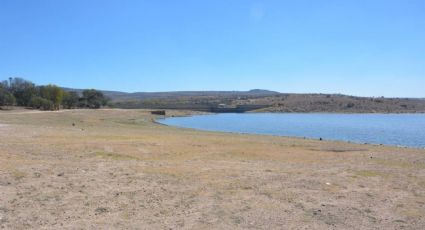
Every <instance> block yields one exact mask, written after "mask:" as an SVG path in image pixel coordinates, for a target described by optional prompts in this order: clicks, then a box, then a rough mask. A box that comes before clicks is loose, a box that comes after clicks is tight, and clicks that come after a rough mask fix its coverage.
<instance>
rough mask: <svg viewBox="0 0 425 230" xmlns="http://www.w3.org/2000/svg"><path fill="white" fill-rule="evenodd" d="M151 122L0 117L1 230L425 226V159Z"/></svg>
mask: <svg viewBox="0 0 425 230" xmlns="http://www.w3.org/2000/svg"><path fill="white" fill-rule="evenodd" d="M174 113H176V115H179V114H181V113H180V112H174ZM153 119H154V117H153V116H152V115H150V114H149V113H148V112H147V111H143V110H96V111H95V110H73V111H62V112H47V113H27V112H17V113H16V112H15V113H14V112H13V111H12V112H5V111H0V124H1V125H0V228H1V229H425V150H415V149H401V148H394V147H385V146H372V145H358V144H348V143H341V142H327V141H314V140H303V139H296V138H284V137H272V136H258V135H238V134H227V133H216V132H202V131H195V130H190V129H179V128H174V127H167V126H163V125H160V124H156V123H154V122H153Z"/></svg>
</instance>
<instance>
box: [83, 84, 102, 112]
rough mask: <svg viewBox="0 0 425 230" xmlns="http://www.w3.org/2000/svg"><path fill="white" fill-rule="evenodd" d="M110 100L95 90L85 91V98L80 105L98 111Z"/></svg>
mask: <svg viewBox="0 0 425 230" xmlns="http://www.w3.org/2000/svg"><path fill="white" fill-rule="evenodd" d="M107 102H108V100H107V99H106V98H105V96H104V95H103V93H102V92H100V91H98V90H95V89H87V90H84V91H83V97H82V98H81V99H80V105H81V106H82V107H87V108H91V109H98V108H100V107H102V106H105V105H106V103H107Z"/></svg>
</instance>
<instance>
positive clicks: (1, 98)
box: [0, 87, 15, 106]
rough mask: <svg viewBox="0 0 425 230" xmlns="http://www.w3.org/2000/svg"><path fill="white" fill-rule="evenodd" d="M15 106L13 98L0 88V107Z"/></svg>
mask: <svg viewBox="0 0 425 230" xmlns="http://www.w3.org/2000/svg"><path fill="white" fill-rule="evenodd" d="M13 105H15V97H14V96H13V94H11V93H9V92H8V91H7V90H6V89H5V88H2V87H0V106H13Z"/></svg>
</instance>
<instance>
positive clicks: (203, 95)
mask: <svg viewBox="0 0 425 230" xmlns="http://www.w3.org/2000/svg"><path fill="white" fill-rule="evenodd" d="M64 89H65V90H67V91H76V92H80V93H81V91H82V90H80V89H69V88H64ZM102 92H103V93H104V94H105V96H106V97H108V98H110V99H111V102H110V106H112V107H116V108H126V109H141V108H150V109H188V110H199V111H209V112H246V111H256V112H339V113H424V112H425V99H423V98H384V97H356V96H349V95H343V94H293V93H279V92H275V91H269V90H262V89H253V90H249V91H176V92H135V93H126V92H119V91H102Z"/></svg>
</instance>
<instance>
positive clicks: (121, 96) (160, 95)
mask: <svg viewBox="0 0 425 230" xmlns="http://www.w3.org/2000/svg"><path fill="white" fill-rule="evenodd" d="M63 89H64V90H66V91H75V92H78V93H82V91H83V89H72V88H63ZM101 92H102V93H103V94H104V95H105V96H106V97H108V98H110V99H111V100H112V101H114V102H118V101H128V100H146V99H166V98H176V97H238V96H239V97H242V96H273V95H279V94H280V93H279V92H275V91H270V90H263V89H252V90H249V91H171V92H135V93H126V92H119V91H107V90H101Z"/></svg>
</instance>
